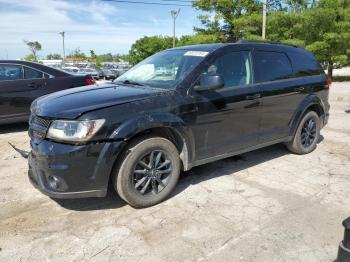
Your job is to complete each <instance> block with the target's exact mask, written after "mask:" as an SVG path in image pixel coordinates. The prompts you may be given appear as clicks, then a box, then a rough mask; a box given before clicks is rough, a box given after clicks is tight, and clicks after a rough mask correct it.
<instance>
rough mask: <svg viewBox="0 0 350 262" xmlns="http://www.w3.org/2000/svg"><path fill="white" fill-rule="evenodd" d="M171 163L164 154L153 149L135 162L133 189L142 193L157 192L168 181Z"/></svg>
mask: <svg viewBox="0 0 350 262" xmlns="http://www.w3.org/2000/svg"><path fill="white" fill-rule="evenodd" d="M171 171H172V165H171V161H170V160H169V159H168V158H167V156H166V154H165V153H164V152H163V151H161V150H154V151H152V152H150V153H148V154H146V155H145V156H143V157H142V158H141V159H140V160H139V161H138V162H137V164H136V166H135V169H134V174H133V184H134V187H135V189H136V190H137V191H138V192H140V193H141V194H142V195H148V194H158V193H159V192H161V191H162V190H163V189H164V188H165V187H166V186H167V185H168V183H169V180H170V177H171Z"/></svg>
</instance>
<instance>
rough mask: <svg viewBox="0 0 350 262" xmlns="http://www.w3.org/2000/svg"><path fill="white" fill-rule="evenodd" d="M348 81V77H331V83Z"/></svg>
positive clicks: (349, 79) (349, 78)
mask: <svg viewBox="0 0 350 262" xmlns="http://www.w3.org/2000/svg"><path fill="white" fill-rule="evenodd" d="M346 81H350V76H333V82H346Z"/></svg>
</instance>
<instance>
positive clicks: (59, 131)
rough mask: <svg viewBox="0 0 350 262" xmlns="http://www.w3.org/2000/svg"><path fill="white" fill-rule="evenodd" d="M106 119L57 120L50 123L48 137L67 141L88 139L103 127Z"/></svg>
mask: <svg viewBox="0 0 350 262" xmlns="http://www.w3.org/2000/svg"><path fill="white" fill-rule="evenodd" d="M104 122H105V120H104V119H99V120H83V121H71V120H55V121H53V122H52V124H51V125H50V128H49V131H48V132H47V135H46V137H47V138H49V139H52V140H58V141H66V142H78V143H79V142H85V141H88V140H89V139H90V138H91V137H92V136H93V135H94V134H96V132H97V131H98V130H99V129H100V128H101V127H102V125H103V123H104Z"/></svg>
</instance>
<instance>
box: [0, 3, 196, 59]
mask: <svg viewBox="0 0 350 262" xmlns="http://www.w3.org/2000/svg"><path fill="white" fill-rule="evenodd" d="M0 6H1V9H0V17H1V23H0V32H1V39H0V59H1V58H6V54H7V53H8V55H9V58H14V59H17V58H21V57H23V56H24V55H26V54H28V53H29V51H28V50H27V48H26V46H25V45H24V43H23V40H24V39H26V40H37V41H39V42H40V43H41V44H42V46H43V50H42V51H41V52H40V54H41V55H42V56H45V55H46V54H48V53H61V52H62V40H61V36H60V35H59V34H58V32H60V31H65V32H66V53H69V52H70V51H72V50H74V49H75V48H76V47H80V49H81V50H82V51H84V52H86V53H87V52H88V51H89V50H90V49H94V50H95V52H96V53H104V52H112V53H116V52H121V53H126V52H127V51H128V50H129V48H130V46H131V44H132V43H133V42H134V41H135V40H137V39H138V38H140V37H142V36H144V35H158V34H170V33H171V20H170V18H169V20H164V18H163V19H162V18H161V17H160V16H156V15H148V19H144V18H143V16H139V17H136V15H135V14H132V17H130V14H129V16H128V15H127V14H125V13H123V12H125V10H124V11H123V10H121V9H120V8H119V7H120V6H117V5H115V4H113V3H112V2H103V1H98V0H84V1H82V0H80V1H78V0H70V1H64V0H30V1H26V0H0ZM128 11H129V12H130V13H131V12H133V10H128ZM169 17H170V16H169ZM134 18H135V19H134ZM188 27H189V28H190V30H187V31H191V25H188ZM185 31H186V30H183V32H185ZM187 31H186V33H187ZM179 32H180V31H179Z"/></svg>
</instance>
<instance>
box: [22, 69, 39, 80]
mask: <svg viewBox="0 0 350 262" xmlns="http://www.w3.org/2000/svg"><path fill="white" fill-rule="evenodd" d="M24 78H25V79H34V78H43V73H42V72H40V71H37V70H34V69H32V68H29V67H24Z"/></svg>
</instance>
